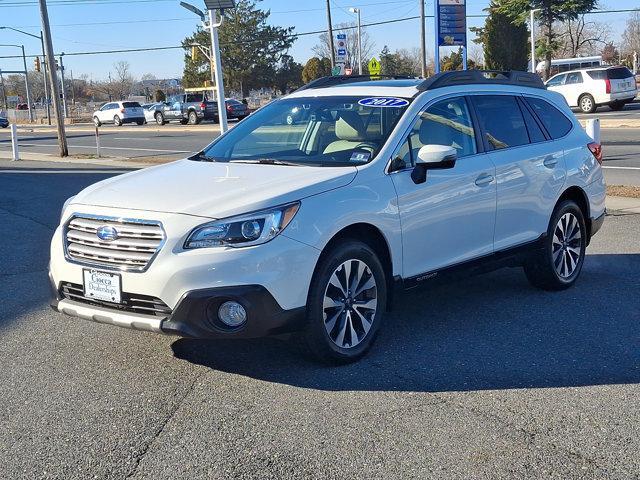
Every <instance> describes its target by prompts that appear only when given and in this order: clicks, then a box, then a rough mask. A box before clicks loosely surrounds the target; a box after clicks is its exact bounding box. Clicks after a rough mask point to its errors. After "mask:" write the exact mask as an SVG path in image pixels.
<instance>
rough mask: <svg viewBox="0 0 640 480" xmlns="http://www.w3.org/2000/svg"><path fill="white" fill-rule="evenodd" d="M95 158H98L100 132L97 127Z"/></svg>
mask: <svg viewBox="0 0 640 480" xmlns="http://www.w3.org/2000/svg"><path fill="white" fill-rule="evenodd" d="M96 156H97V157H98V158H100V132H99V131H98V127H96Z"/></svg>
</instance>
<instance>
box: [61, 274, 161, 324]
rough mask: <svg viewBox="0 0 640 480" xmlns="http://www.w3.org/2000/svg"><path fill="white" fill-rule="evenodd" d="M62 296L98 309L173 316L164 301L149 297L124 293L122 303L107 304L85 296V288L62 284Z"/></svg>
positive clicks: (74, 284)
mask: <svg viewBox="0 0 640 480" xmlns="http://www.w3.org/2000/svg"><path fill="white" fill-rule="evenodd" d="M59 293H60V296H61V297H62V298H66V299H68V300H72V301H74V302H80V303H86V304H87V305H94V306H96V307H104V308H112V309H115V310H120V311H126V312H132V313H140V314H143V315H154V316H156V317H168V316H169V315H171V308H169V307H168V306H167V304H165V303H164V302H163V301H162V300H160V299H159V298H156V297H150V296H148V295H139V294H134V293H126V292H122V303H112V302H105V301H102V300H96V299H94V298H86V297H85V296H84V288H83V287H82V285H78V284H77V283H70V282H62V284H61V285H60V292H59Z"/></svg>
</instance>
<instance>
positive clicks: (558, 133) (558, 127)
mask: <svg viewBox="0 0 640 480" xmlns="http://www.w3.org/2000/svg"><path fill="white" fill-rule="evenodd" d="M526 99H527V102H528V103H529V105H530V106H531V108H532V109H533V111H534V112H536V115H537V116H538V118H539V119H540V121H541V122H542V124H543V125H544V127H545V128H546V129H547V132H549V135H551V138H553V139H554V140H555V139H556V138H561V137H564V136H565V135H566V134H567V133H569V131H570V130H571V127H572V126H573V124H572V123H571V121H570V120H569V119H568V118H567V117H566V116H565V115H564V113H562V112H561V111H560V110H558V109H557V108H556V107H554V106H553V105H551V104H550V103H549V102H547V101H546V100H542V99H540V98H532V97H526Z"/></svg>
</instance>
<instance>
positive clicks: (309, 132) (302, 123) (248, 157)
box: [193, 96, 409, 166]
mask: <svg viewBox="0 0 640 480" xmlns="http://www.w3.org/2000/svg"><path fill="white" fill-rule="evenodd" d="M408 105H409V100H406V99H401V98H389V97H384V98H383V97H364V96H359V97H353V96H340V97H337V96H336V97H316V98H286V99H283V100H277V101H275V102H273V103H271V104H269V105H267V106H265V107H263V108H261V109H260V110H258V111H257V112H255V113H254V114H252V115H251V116H249V117H248V118H246V119H245V120H243V121H242V122H240V123H239V124H237V125H236V126H235V127H234V128H233V129H231V130H230V131H229V132H228V133H227V134H226V135H224V136H223V137H221V138H220V139H218V140H216V141H215V142H214V143H213V144H211V145H210V146H208V147H207V148H206V149H205V150H204V151H203V152H202V153H201V154H199V155H197V156H195V157H193V159H194V160H211V161H218V162H234V161H238V162H242V161H244V162H252V161H255V162H258V161H262V162H263V163H267V162H271V163H276V162H277V161H279V162H287V163H294V164H299V165H321V166H325V165H326V166H343V165H362V164H364V163H367V162H369V161H371V160H372V159H373V158H375V156H376V155H377V154H378V152H379V151H380V149H381V148H382V146H383V145H384V143H385V141H386V140H387V138H388V137H389V135H390V133H391V131H392V130H393V128H394V126H395V125H396V123H397V122H398V120H399V119H400V117H401V116H402V114H403V113H404V111H405V110H406V108H407V106H408Z"/></svg>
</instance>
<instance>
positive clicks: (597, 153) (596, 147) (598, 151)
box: [587, 142, 602, 165]
mask: <svg viewBox="0 0 640 480" xmlns="http://www.w3.org/2000/svg"><path fill="white" fill-rule="evenodd" d="M587 147H589V151H590V152H591V153H592V154H593V156H594V157H595V159H596V160H597V161H598V163H599V164H600V165H602V145H600V144H599V143H596V142H591V143H590V144H588V145H587Z"/></svg>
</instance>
